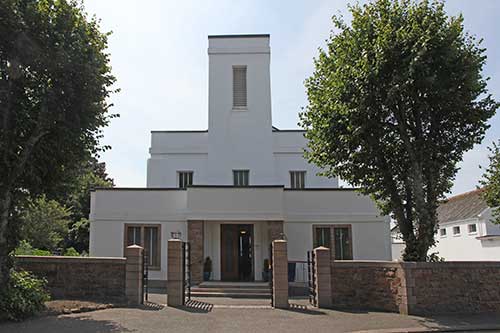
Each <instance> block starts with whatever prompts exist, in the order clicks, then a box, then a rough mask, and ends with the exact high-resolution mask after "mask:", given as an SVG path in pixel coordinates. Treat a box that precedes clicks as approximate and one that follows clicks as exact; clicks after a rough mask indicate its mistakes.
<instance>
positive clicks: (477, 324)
mask: <svg viewBox="0 0 500 333" xmlns="http://www.w3.org/2000/svg"><path fill="white" fill-rule="evenodd" d="M153 299H154V297H153ZM212 303H217V304H212ZM212 303H207V302H204V300H197V301H193V302H192V303H191V304H190V305H189V306H186V307H182V308H169V307H165V306H164V305H162V304H158V303H150V304H149V305H148V306H143V307H140V308H116V309H107V310H101V311H95V312H88V313H80V314H70V315H61V316H47V317H40V318H34V319H31V320H27V321H25V322H22V323H9V324H0V332H2V333H4V332H5V333H7V332H26V333H44V332H47V333H53V332H68V333H83V332H144V333H148V332H197V333H199V332H252V333H253V332H270V331H275V332H313V333H319V332H353V331H354V332H355V331H364V330H382V329H393V330H395V331H405V330H407V329H408V328H411V329H414V330H417V329H419V330H423V331H427V330H428V329H433V328H446V327H461V328H462V329H463V328H464V327H469V328H470V329H471V330H472V331H477V330H478V329H479V328H490V329H492V328H494V327H495V325H497V326H496V327H498V328H499V330H498V331H499V332H500V314H497V315H481V316H447V317H436V318H423V317H415V316H403V315H399V314H394V313H382V312H364V311H360V312H347V311H338V310H323V309H321V310H318V309H314V308H309V307H307V305H306V304H307V303H306V302H305V301H302V300H301V301H296V302H294V301H292V302H291V303H292V307H291V308H290V309H289V310H277V309H271V308H269V305H268V304H267V302H265V303H252V302H247V303H245V302H241V301H238V302H235V301H234V300H226V301H224V300H217V302H212ZM235 303H239V304H235ZM471 325H472V326H471Z"/></svg>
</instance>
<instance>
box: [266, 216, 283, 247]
mask: <svg viewBox="0 0 500 333" xmlns="http://www.w3.org/2000/svg"><path fill="white" fill-rule="evenodd" d="M267 226H268V231H269V241H270V242H272V241H273V240H275V239H281V235H282V234H283V221H267Z"/></svg>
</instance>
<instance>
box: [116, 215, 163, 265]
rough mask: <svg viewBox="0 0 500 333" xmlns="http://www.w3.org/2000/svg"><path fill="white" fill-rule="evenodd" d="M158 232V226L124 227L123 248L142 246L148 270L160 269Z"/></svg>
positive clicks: (127, 225) (128, 225)
mask: <svg viewBox="0 0 500 333" xmlns="http://www.w3.org/2000/svg"><path fill="white" fill-rule="evenodd" d="M160 230H161V228H160V226H159V225H130V224H126V225H125V247H127V246H130V245H139V246H142V247H143V248H144V251H145V253H146V256H147V264H148V266H150V267H149V268H150V269H160V266H161V261H160V260H161V259H160V251H161V241H160Z"/></svg>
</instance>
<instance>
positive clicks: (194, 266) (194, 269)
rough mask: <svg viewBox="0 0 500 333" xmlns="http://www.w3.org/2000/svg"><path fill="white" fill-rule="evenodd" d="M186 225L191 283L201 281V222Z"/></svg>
mask: <svg viewBox="0 0 500 333" xmlns="http://www.w3.org/2000/svg"><path fill="white" fill-rule="evenodd" d="M187 224H188V242H189V246H190V248H191V282H192V283H193V284H199V283H201V282H202V281H203V259H204V258H203V221H196V220H190V221H188V222H187Z"/></svg>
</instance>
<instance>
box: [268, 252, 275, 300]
mask: <svg viewBox="0 0 500 333" xmlns="http://www.w3.org/2000/svg"><path fill="white" fill-rule="evenodd" d="M269 287H270V289H271V306H272V307H274V286H273V243H272V242H271V244H269Z"/></svg>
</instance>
